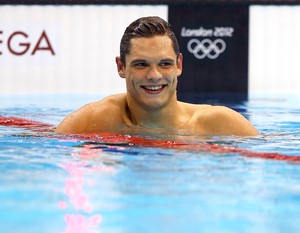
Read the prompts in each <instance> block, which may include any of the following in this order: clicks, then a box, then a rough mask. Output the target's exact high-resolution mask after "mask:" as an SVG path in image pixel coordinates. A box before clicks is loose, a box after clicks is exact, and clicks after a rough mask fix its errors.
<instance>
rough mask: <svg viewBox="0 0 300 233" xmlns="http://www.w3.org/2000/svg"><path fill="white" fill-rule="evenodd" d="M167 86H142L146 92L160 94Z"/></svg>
mask: <svg viewBox="0 0 300 233" xmlns="http://www.w3.org/2000/svg"><path fill="white" fill-rule="evenodd" d="M166 86H167V85H156V86H141V87H142V88H143V89H144V90H146V91H148V92H159V91H160V90H162V89H164V88H165V87H166Z"/></svg>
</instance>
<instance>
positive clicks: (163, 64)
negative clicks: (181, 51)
mask: <svg viewBox="0 0 300 233" xmlns="http://www.w3.org/2000/svg"><path fill="white" fill-rule="evenodd" d="M159 65H160V66H161V67H165V68H168V67H170V66H172V65H174V62H173V61H161V62H160V63H159Z"/></svg>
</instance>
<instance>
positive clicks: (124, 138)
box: [0, 116, 300, 163]
mask: <svg viewBox="0 0 300 233" xmlns="http://www.w3.org/2000/svg"><path fill="white" fill-rule="evenodd" d="M0 125H2V126H14V127H19V128H23V129H29V130H32V131H36V132H53V129H54V126H53V125H50V124H46V123H41V122H38V121H32V120H29V119H24V118H17V117H4V116H0ZM52 137H56V138H59V139H75V140H90V141H95V142H104V143H128V144H131V145H137V146H144V147H163V148H174V149H182V150H189V151H197V150H198V151H208V152H215V153H221V154H228V153H234V154H239V155H242V156H245V157H251V158H261V159H272V160H281V161H288V162H294V163H300V156H292V155H284V154H280V153H275V152H274V153H272V152H271V153H270V152H258V151H250V150H246V149H243V148H239V147H235V146H227V145H226V146H224V145H217V144H212V143H185V142H176V141H169V140H158V139H146V138H140V137H136V136H130V135H116V134H113V133H101V134H75V135H53V136H52Z"/></svg>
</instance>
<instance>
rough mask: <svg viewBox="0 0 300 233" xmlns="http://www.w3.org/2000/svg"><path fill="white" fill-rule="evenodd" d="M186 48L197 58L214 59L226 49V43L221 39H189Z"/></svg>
mask: <svg viewBox="0 0 300 233" xmlns="http://www.w3.org/2000/svg"><path fill="white" fill-rule="evenodd" d="M187 49H188V51H189V52H190V53H192V54H194V56H195V57H196V58H197V59H204V58H205V57H207V58H209V59H216V58H217V57H218V56H219V55H220V54H221V53H223V52H224V51H225V49H226V44H225V42H224V40H222V39H216V40H214V41H213V40H210V39H203V40H202V41H200V40H198V39H191V40H190V41H189V42H188V44H187Z"/></svg>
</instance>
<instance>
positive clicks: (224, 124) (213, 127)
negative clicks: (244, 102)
mask: <svg viewBox="0 0 300 233" xmlns="http://www.w3.org/2000/svg"><path fill="white" fill-rule="evenodd" d="M196 125H197V127H198V129H201V130H203V131H204V132H205V133H207V134H208V135H236V136H256V135H258V131H257V130H256V129H255V127H254V126H253V125H252V124H251V123H250V122H249V121H248V120H247V119H246V118H245V117H244V116H242V115H241V114H240V113H238V112H236V111H234V110H232V109H230V108H227V107H223V106H210V107H209V108H207V109H206V110H205V112H203V111H202V112H201V114H199V117H198V124H196Z"/></svg>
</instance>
